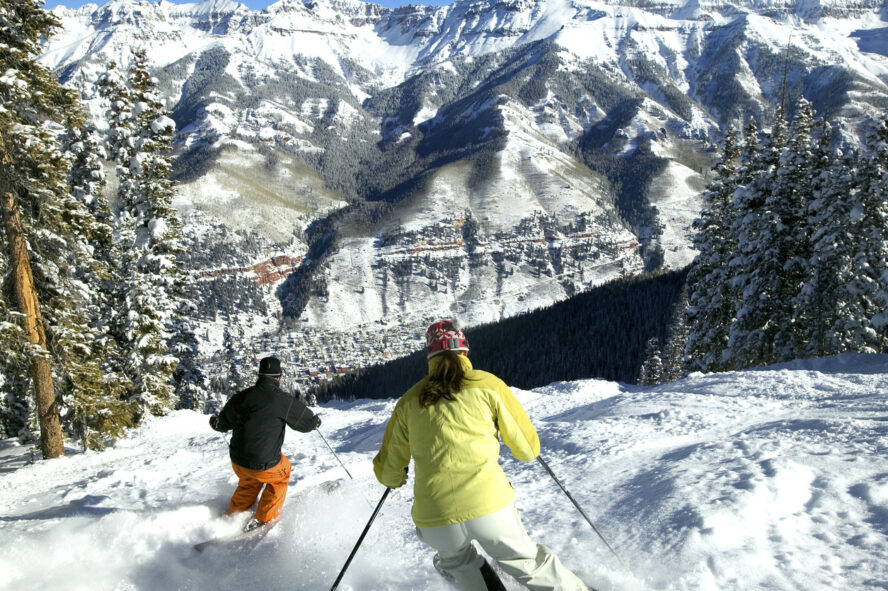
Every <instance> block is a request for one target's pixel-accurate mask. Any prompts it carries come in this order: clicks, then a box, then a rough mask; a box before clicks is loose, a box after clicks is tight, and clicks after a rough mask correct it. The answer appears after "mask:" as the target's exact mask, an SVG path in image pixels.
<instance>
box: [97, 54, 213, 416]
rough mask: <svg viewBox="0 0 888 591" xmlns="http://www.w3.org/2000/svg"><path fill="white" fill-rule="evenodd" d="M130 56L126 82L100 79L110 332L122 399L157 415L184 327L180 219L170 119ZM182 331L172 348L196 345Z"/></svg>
mask: <svg viewBox="0 0 888 591" xmlns="http://www.w3.org/2000/svg"><path fill="white" fill-rule="evenodd" d="M133 58H134V59H133V63H132V66H131V69H130V76H129V86H126V85H125V83H124V82H123V81H122V79H121V77H120V76H119V75H118V74H116V73H115V72H114V70H115V69H116V68H112V69H111V72H109V73H108V74H106V75H105V76H104V77H103V78H102V79H101V81H100V85H101V86H102V88H103V95H104V96H105V97H106V98H107V99H108V100H109V104H110V114H109V116H110V119H111V122H112V124H111V128H110V135H109V142H108V145H109V153H111V154H113V156H114V159H115V162H116V163H117V177H118V187H117V196H118V200H119V202H120V204H121V208H122V209H121V212H120V216H119V220H118V241H119V246H120V250H121V253H122V258H121V263H120V273H121V282H120V284H119V295H118V309H119V311H120V314H119V316H118V322H117V323H116V328H115V331H116V334H117V335H118V339H119V341H120V342H121V345H122V347H123V348H124V351H125V358H126V362H125V368H126V373H127V375H128V376H129V377H130V379H131V380H132V384H133V385H132V389H131V392H130V396H129V400H131V401H133V402H135V403H136V404H138V406H139V408H140V409H141V410H142V412H145V411H147V412H150V413H153V414H163V413H165V412H167V411H169V410H171V409H172V408H174V407H175V405H176V403H177V399H176V384H175V383H174V372H175V370H176V366H177V364H178V359H177V358H176V357H175V356H174V355H173V353H172V349H171V346H172V340H173V338H174V336H175V333H176V331H182V330H187V329H186V328H185V326H186V324H187V323H186V321H185V314H187V306H186V305H185V303H184V299H185V298H184V297H183V289H184V285H185V279H184V276H183V275H182V273H181V271H180V269H179V265H178V261H177V257H178V254H179V253H180V252H181V246H180V244H179V234H180V231H181V221H180V220H179V217H178V213H177V212H176V210H175V209H174V208H173V206H172V200H173V195H174V189H175V187H174V184H173V181H172V180H171V179H170V174H171V170H172V165H171V151H172V141H173V133H174V131H175V124H174V123H173V121H172V119H170V117H169V114H168V113H167V111H166V110H165V108H164V107H163V105H162V104H161V103H160V101H159V99H158V96H157V91H156V81H155V80H154V79H153V78H151V76H150V73H149V70H148V59H147V54H146V52H145V50H144V49H138V50H135V51H134V52H133ZM186 336H187V335H185V334H182V335H180V336H179V337H177V338H178V342H177V345H176V346H177V348H178V349H179V350H180V351H182V352H187V351H194V350H196V348H195V347H194V346H192V345H183V343H185V342H186V341H188V340H189V339H187V338H186ZM196 375H197V374H196V373H195V371H194V366H193V365H192V366H191V367H190V368H183V371H182V372H180V376H181V377H183V378H186V377H187V379H189V380H191V379H192V378H194V377H195V376H196ZM198 381H200V380H198ZM194 383H198V382H194ZM187 389H191V386H188V388H187ZM192 395H194V393H193V392H191V393H190V394H189V396H192ZM198 397H200V396H198Z"/></svg>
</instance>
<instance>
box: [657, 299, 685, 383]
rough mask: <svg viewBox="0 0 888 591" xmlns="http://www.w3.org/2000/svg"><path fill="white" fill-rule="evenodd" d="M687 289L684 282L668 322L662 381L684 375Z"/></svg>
mask: <svg viewBox="0 0 888 591" xmlns="http://www.w3.org/2000/svg"><path fill="white" fill-rule="evenodd" d="M688 298H689V290H688V285H687V283H685V286H684V288H682V290H681V294H680V295H679V298H678V301H677V302H676V303H675V309H674V311H673V313H672V322H670V324H669V335H668V337H667V338H666V346H665V347H663V355H662V358H663V381H664V382H672V381H674V380H677V379H679V378H681V377H683V376H684V375H685V367H686V365H687V363H686V361H685V349H686V348H687V344H688V335H689V334H690V333H689V329H688V324H687V321H686V311H687V309H688Z"/></svg>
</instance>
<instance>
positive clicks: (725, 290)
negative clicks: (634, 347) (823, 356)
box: [685, 130, 740, 371]
mask: <svg viewBox="0 0 888 591" xmlns="http://www.w3.org/2000/svg"><path fill="white" fill-rule="evenodd" d="M739 154H740V150H739V146H738V145H737V139H736V136H735V134H734V132H733V130H729V131H728V133H727V134H726V136H725V143H724V147H723V148H722V157H721V159H720V160H719V161H718V162H716V164H715V165H714V166H713V169H714V171H715V174H716V178H715V180H714V181H713V182H712V183H710V184H709V185H708V186H707V187H706V192H705V193H703V210H702V211H701V213H700V217H699V218H698V219H697V220H695V221H694V230H695V231H696V233H695V234H694V239H693V240H694V247H695V248H696V249H697V251H698V253H699V254H698V255H697V256H696V257H695V258H694V261H693V262H692V263H691V267H690V269H689V271H688V302H687V308H686V321H685V324H686V328H687V331H688V334H687V343H686V345H685V357H686V358H687V359H688V366H689V367H690V368H691V369H699V370H702V371H716V370H718V369H721V368H722V367H723V360H722V353H723V351H724V350H725V349H726V348H727V346H728V331H729V329H730V325H731V321H732V320H733V316H734V307H735V305H736V299H737V298H736V295H735V294H734V292H733V289H732V285H731V282H730V269H729V267H728V262H729V261H730V258H731V256H732V255H733V254H734V252H735V250H736V248H737V241H736V240H735V239H734V234H733V229H732V227H731V223H732V220H733V218H734V211H733V207H734V206H733V198H734V190H735V189H736V185H737V182H738V176H737V173H738V166H739V161H738V158H739Z"/></svg>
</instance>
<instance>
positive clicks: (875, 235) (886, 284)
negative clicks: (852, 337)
mask: <svg viewBox="0 0 888 591" xmlns="http://www.w3.org/2000/svg"><path fill="white" fill-rule="evenodd" d="M866 148H867V151H868V154H867V156H866V159H865V161H864V165H863V166H861V167H860V169H859V174H858V181H857V184H858V187H859V192H858V202H857V205H856V206H855V208H854V209H853V210H852V211H851V222H852V224H853V225H854V226H855V234H856V235H857V238H858V244H857V248H856V250H855V252H854V257H853V261H852V272H853V273H854V277H853V279H852V280H851V281H850V282H849V284H848V287H847V289H848V293H849V296H850V298H849V309H850V310H849V313H850V314H851V315H852V317H853V318H854V319H855V320H858V321H859V324H860V326H856V325H855V326H853V328H854V329H855V330H856V333H857V334H856V337H857V339H858V342H857V348H856V350H858V351H861V352H867V353H870V352H873V353H879V352H882V350H883V349H884V348H885V347H886V345H888V340H886V338H888V202H886V195H888V121H881V122H879V124H878V125H877V126H876V128H875V130H874V131H873V132H871V133H869V134H868V135H867V138H866Z"/></svg>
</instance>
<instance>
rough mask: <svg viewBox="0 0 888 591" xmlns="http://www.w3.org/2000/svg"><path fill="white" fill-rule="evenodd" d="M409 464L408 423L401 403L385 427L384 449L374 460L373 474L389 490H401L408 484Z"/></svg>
mask: <svg viewBox="0 0 888 591" xmlns="http://www.w3.org/2000/svg"><path fill="white" fill-rule="evenodd" d="M402 400H403V399H402ZM409 464H410V441H409V438H408V433H407V421H406V420H405V417H404V416H403V412H402V406H401V402H400V401H399V402H398V404H397V405H396V406H395V411H394V412H393V413H392V416H391V418H390V419H389V422H388V425H386V427H385V434H384V435H383V436H382V447H380V448H379V453H377V454H376V457H375V458H373V473H374V474H375V475H376V480H378V481H379V482H380V483H381V484H383V485H385V486H387V487H389V488H399V487H401V486H404V483H406V482H407V466H408V465H409Z"/></svg>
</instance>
